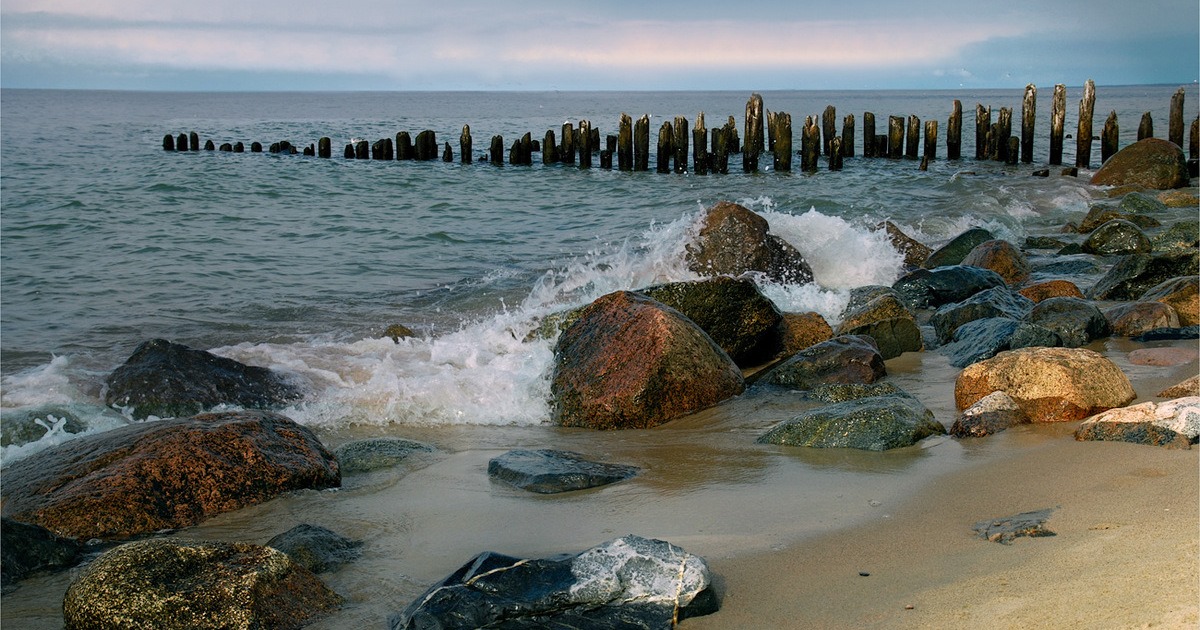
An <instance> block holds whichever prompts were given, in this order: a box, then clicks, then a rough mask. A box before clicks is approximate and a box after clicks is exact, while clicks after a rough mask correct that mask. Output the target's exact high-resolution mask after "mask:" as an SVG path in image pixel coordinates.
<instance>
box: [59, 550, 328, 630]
mask: <svg viewBox="0 0 1200 630" xmlns="http://www.w3.org/2000/svg"><path fill="white" fill-rule="evenodd" d="M341 602H342V598H341V597H339V596H338V595H337V593H334V592H333V591H331V590H329V588H328V587H326V586H325V585H324V584H323V583H322V582H321V580H320V579H318V578H317V577H316V576H315V575H313V574H312V572H311V571H308V570H307V569H304V568H302V567H300V566H297V565H296V564H295V563H293V562H292V561H291V560H289V559H288V557H287V555H286V554H284V553H283V552H281V551H277V550H275V549H272V548H270V547H263V546H259V545H250V544H243V543H224V542H198V541H189V540H180V539H174V538H159V539H152V540H141V541H137V542H131V543H126V544H124V545H121V546H119V547H116V548H114V549H112V550H109V551H108V552H106V553H104V554H103V555H102V556H100V557H99V558H97V559H96V560H95V561H93V562H92V563H91V564H89V565H88V566H87V567H85V568H84V569H83V571H82V572H81V573H80V574H79V577H77V578H76V579H75V581H73V582H72V583H71V586H70V587H69V588H68V589H67V594H66V596H65V597H64V598H63V619H64V621H65V622H66V627H67V630H77V629H78V630H82V629H84V628H156V629H161V630H173V629H176V628H177V629H179V630H205V629H210V628H211V629H213V630H216V629H217V628H220V629H238V630H252V629H255V628H300V627H303V626H305V625H307V624H308V623H310V622H312V621H314V620H316V619H318V618H320V617H322V616H324V615H326V614H328V613H329V612H330V611H332V610H334V609H336V608H337V607H338V606H339V605H341Z"/></svg>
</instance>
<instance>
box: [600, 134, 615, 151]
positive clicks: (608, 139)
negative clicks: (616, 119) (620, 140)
mask: <svg viewBox="0 0 1200 630" xmlns="http://www.w3.org/2000/svg"><path fill="white" fill-rule="evenodd" d="M601 151H608V152H609V153H614V154H615V153H616V152H617V137H616V136H614V135H612V134H611V133H610V134H608V135H606V136H604V148H603V149H601Z"/></svg>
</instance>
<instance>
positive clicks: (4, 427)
mask: <svg viewBox="0 0 1200 630" xmlns="http://www.w3.org/2000/svg"><path fill="white" fill-rule="evenodd" d="M72 407H74V405H56V404H47V405H38V406H35V407H19V408H7V409H0V446H10V445H14V444H28V443H29V442H36V441H37V440H39V439H41V438H42V437H44V436H45V435H46V434H47V433H49V432H50V431H51V429H54V428H57V429H58V430H59V431H60V432H62V433H82V432H84V431H85V430H87V428H88V424H87V421H86V420H84V419H83V415H84V414H83V413H81V411H83V410H82V409H79V410H77V409H73V408H72ZM98 410H99V409H97V410H96V411H98ZM89 411H92V410H89Z"/></svg>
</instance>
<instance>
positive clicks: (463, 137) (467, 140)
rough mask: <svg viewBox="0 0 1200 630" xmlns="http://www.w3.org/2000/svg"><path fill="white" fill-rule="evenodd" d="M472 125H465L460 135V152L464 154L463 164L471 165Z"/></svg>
mask: <svg viewBox="0 0 1200 630" xmlns="http://www.w3.org/2000/svg"><path fill="white" fill-rule="evenodd" d="M472 144H473V142H472V141H471V125H463V128H462V133H460V134H458V152H459V153H461V154H462V163H463V164H470V163H471V160H473V159H474V158H473V157H472V156H471V145H472Z"/></svg>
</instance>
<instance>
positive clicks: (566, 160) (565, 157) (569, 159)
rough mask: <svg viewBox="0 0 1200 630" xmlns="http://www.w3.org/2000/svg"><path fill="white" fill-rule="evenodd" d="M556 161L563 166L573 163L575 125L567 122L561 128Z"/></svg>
mask: <svg viewBox="0 0 1200 630" xmlns="http://www.w3.org/2000/svg"><path fill="white" fill-rule="evenodd" d="M558 151H559V158H558V160H559V161H560V162H562V163H563V164H574V163H575V125H572V124H571V123H569V122H565V123H563V126H562V145H560V146H559V148H558Z"/></svg>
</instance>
